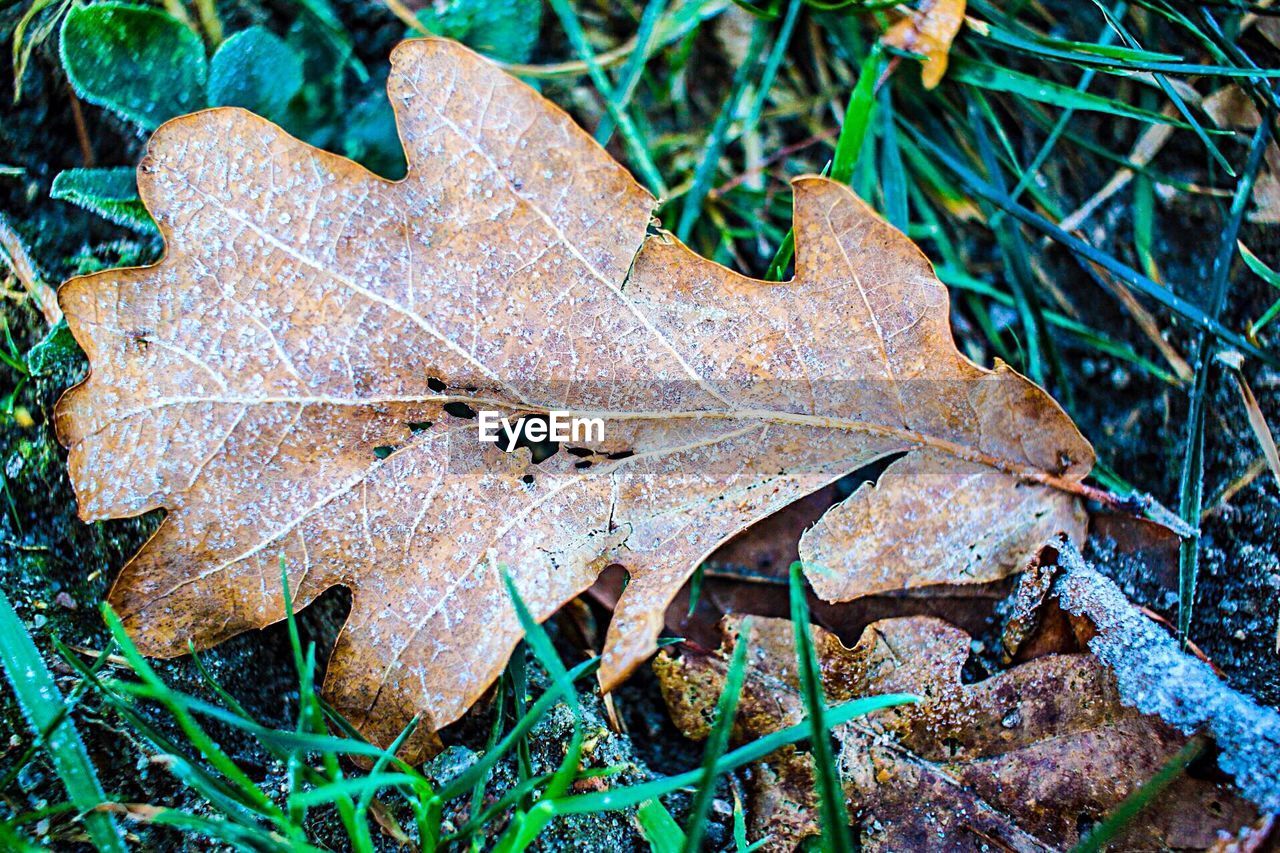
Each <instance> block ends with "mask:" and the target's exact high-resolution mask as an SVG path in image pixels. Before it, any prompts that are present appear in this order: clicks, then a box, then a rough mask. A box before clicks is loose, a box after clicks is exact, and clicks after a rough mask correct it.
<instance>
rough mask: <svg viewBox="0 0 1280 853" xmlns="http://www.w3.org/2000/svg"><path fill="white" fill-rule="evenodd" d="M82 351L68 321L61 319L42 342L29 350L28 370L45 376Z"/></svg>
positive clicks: (67, 362)
mask: <svg viewBox="0 0 1280 853" xmlns="http://www.w3.org/2000/svg"><path fill="white" fill-rule="evenodd" d="M79 352H80V345H79V344H77V343H76V339H75V338H73V337H72V336H71V329H70V328H68V326H67V321H66V320H65V319H64V320H59V321H58V324H57V325H56V326H54V327H53V328H52V329H50V330H49V333H48V334H47V335H45V336H44V338H43V339H42V340H41V341H40V343H38V344H36V345H35V346H33V347H32V348H31V349H29V350H27V358H26V361H27V370H28V371H30V373H31V375H32V376H43V375H45V374H47V373H49V372H50V371H52V370H53V368H54V367H57V366H62V365H67V364H69V363H70V362H71V361H72V360H74V359H75V357H76V355H77V354H78V353H79Z"/></svg>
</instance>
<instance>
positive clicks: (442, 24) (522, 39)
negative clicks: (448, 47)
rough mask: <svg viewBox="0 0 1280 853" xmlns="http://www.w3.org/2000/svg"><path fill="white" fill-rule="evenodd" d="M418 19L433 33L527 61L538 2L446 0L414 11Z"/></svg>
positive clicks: (537, 21) (539, 10) (506, 59)
mask: <svg viewBox="0 0 1280 853" xmlns="http://www.w3.org/2000/svg"><path fill="white" fill-rule="evenodd" d="M418 20H419V21H420V22H421V23H422V25H423V26H424V27H426V28H427V29H429V30H431V32H433V33H435V34H436V35H440V36H444V37H445V38H451V39H456V40H457V41H460V42H462V43H463V44H465V45H467V47H470V48H473V49H474V50H477V51H479V52H480V53H483V54H484V55H485V56H490V57H492V58H494V59H498V60H501V61H503V62H527V61H528V60H529V56H530V54H532V53H533V47H534V45H535V44H536V43H537V41H538V28H539V27H541V25H542V2H541V0H537V2H531V3H530V2H523V0H448V2H445V3H430V4H427V6H426V8H424V9H421V10H419V11H418Z"/></svg>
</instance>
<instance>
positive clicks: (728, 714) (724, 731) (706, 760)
mask: <svg viewBox="0 0 1280 853" xmlns="http://www.w3.org/2000/svg"><path fill="white" fill-rule="evenodd" d="M750 644H751V617H747V618H746V619H743V620H742V622H741V623H740V624H739V627H738V642H737V643H736V644H735V645H734V647H733V658H732V659H731V660H730V661H729V670H728V672H727V673H726V675H725V679H724V689H723V690H721V691H720V698H719V699H717V700H716V715H715V720H714V722H713V723H712V724H711V734H710V735H709V736H708V737H707V745H706V748H705V749H704V750H703V753H702V781H701V782H699V783H698V792H697V793H696V794H694V797H693V806H692V808H690V809H689V818H688V820H687V821H685V833H686V836H687V837H686V838H685V842H684V851H685V853H697V851H698V850H699V849H701V846H702V836H703V833H705V832H706V830H707V815H708V814H709V813H710V812H711V798H712V797H713V796H715V792H716V779H717V778H718V777H717V775H716V772H715V769H716V764H717V763H718V762H719V761H720V758H721V756H723V755H724V751H725V749H727V748H728V746H729V735H731V734H732V733H733V720H734V717H736V716H737V713H738V700H739V699H740V698H741V697H742V686H743V684H744V683H745V682H746V679H747V647H748V646H749V645H750Z"/></svg>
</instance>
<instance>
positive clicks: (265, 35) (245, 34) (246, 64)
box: [209, 27, 302, 120]
mask: <svg viewBox="0 0 1280 853" xmlns="http://www.w3.org/2000/svg"><path fill="white" fill-rule="evenodd" d="M301 88H302V59H301V58H300V57H299V56H298V54H296V53H294V52H293V49H292V48H291V47H289V45H287V44H285V43H284V41H283V40H282V39H281V38H280V37H279V36H277V35H276V34H275V33H273V32H271V31H270V30H268V29H267V28H266V27H249V28H248V29H247V30H241V31H240V32H238V33H236V34H235V35H233V36H232V37H231V38H229V39H227V40H226V41H224V42H223V43H222V47H220V48H218V52H217V53H215V54H214V55H213V60H212V61H211V62H210V63H209V102H210V103H211V104H213V105H215V106H220V107H244V108H245V109H246V110H250V111H252V112H255V113H257V114H258V115H260V116H265V117H266V118H269V119H272V120H277V119H279V118H281V117H282V116H283V115H284V113H285V110H286V109H287V108H288V106H289V101H291V100H293V96H294V95H296V94H298V90H299V89H301Z"/></svg>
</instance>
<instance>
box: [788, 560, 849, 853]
mask: <svg viewBox="0 0 1280 853" xmlns="http://www.w3.org/2000/svg"><path fill="white" fill-rule="evenodd" d="M804 589H805V587H804V569H803V567H802V566H801V564H800V563H799V562H796V563H792V564H791V627H792V629H793V630H794V632H795V643H796V665H797V667H798V670H797V675H798V676H799V679H800V695H801V696H802V697H803V698H804V705H805V711H806V713H807V715H808V718H809V753H810V755H812V756H813V772H814V775H815V776H816V777H817V780H818V799H819V803H820V805H821V814H822V835H823V839H824V840H825V844H826V845H827V849H828V850H831V851H833V853H852V851H853V849H854V847H853V839H852V837H851V836H850V834H849V813H848V811H847V810H846V809H845V805H844V788H843V787H842V786H841V784H840V777H839V775H838V774H837V772H836V762H835V756H834V755H832V753H831V740H830V736H831V724H830V723H829V722H828V721H827V700H826V697H825V696H824V695H823V692H822V675H821V672H822V670H821V669H819V667H818V656H817V654H816V653H815V652H814V649H813V637H812V635H811V633H810V624H809V604H808V602H806V601H805V598H804Z"/></svg>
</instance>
